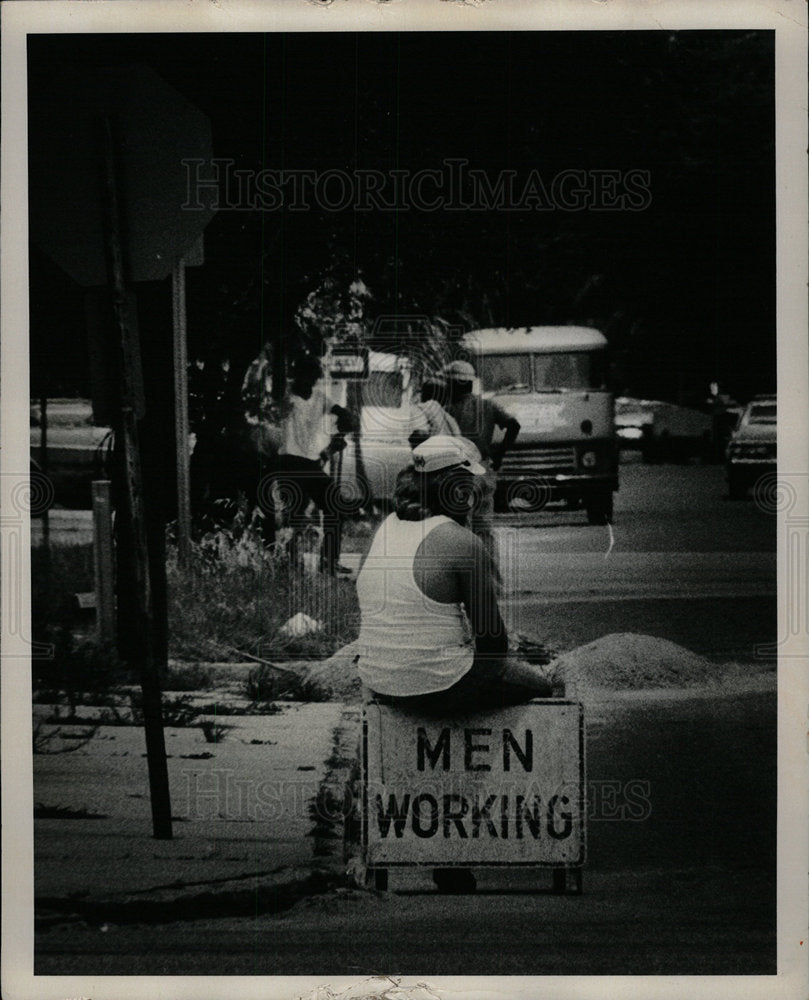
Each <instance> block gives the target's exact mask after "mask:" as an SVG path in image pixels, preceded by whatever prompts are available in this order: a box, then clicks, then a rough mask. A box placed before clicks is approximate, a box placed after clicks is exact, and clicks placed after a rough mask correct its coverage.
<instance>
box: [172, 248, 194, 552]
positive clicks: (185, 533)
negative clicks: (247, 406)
mask: <svg viewBox="0 0 809 1000" xmlns="http://www.w3.org/2000/svg"><path fill="white" fill-rule="evenodd" d="M171 291H172V296H171V302H172V318H173V327H174V437H175V445H176V448H177V547H178V553H179V558H180V565H181V566H186V565H187V564H188V558H189V556H190V554H191V499H190V497H191V485H190V476H189V460H188V347H187V338H186V310H185V261H184V260H183V259H182V258H180V260H178V261H177V263H176V264H175V265H174V268H173V270H172V272H171Z"/></svg>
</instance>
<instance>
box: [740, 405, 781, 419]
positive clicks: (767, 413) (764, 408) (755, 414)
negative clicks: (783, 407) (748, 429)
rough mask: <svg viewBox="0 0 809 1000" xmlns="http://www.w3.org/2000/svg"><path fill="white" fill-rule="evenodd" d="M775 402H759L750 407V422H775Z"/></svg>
mask: <svg viewBox="0 0 809 1000" xmlns="http://www.w3.org/2000/svg"><path fill="white" fill-rule="evenodd" d="M775 415H776V406H775V403H757V404H756V405H755V406H751V407H750V416H749V417H748V418H747V422H748V423H749V424H774V423H775V419H776V416H775Z"/></svg>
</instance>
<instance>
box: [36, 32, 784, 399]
mask: <svg viewBox="0 0 809 1000" xmlns="http://www.w3.org/2000/svg"><path fill="white" fill-rule="evenodd" d="M31 55H32V59H31V67H32V70H31V71H32V73H33V74H37V73H47V72H48V67H49V65H51V64H52V62H53V60H54V59H57V60H58V59H72V58H82V59H92V60H95V61H97V62H99V63H104V62H116V61H119V62H126V61H141V62H148V63H150V64H151V65H152V66H153V67H154V68H155V69H156V70H157V71H158V72H159V73H161V75H163V76H164V77H165V78H166V80H167V81H168V82H170V83H171V84H172V85H173V86H175V87H176V88H177V89H178V90H180V91H181V92H183V93H184V94H185V95H186V96H187V97H188V98H189V99H190V100H192V101H194V102H195V103H196V104H198V106H200V107H201V108H203V110H205V111H206V112H207V113H208V114H209V115H210V117H211V121H212V125H213V134H214V144H215V153H216V155H217V156H220V157H227V158H231V159H233V160H234V161H235V165H236V167H237V168H238V169H243V170H246V171H253V172H258V171H261V170H266V169H273V170H284V169H286V170H290V169H309V170H313V171H315V172H323V171H326V170H331V169H335V168H339V169H341V170H344V171H347V172H348V173H349V174H351V173H352V172H355V171H358V170H359V171H361V170H369V169H374V170H378V171H382V172H383V173H385V172H387V173H389V172H390V171H395V170H408V171H411V172H413V171H417V170H420V169H434V168H440V167H441V164H442V163H443V162H444V161H445V160H447V159H453V158H455V159H463V160H466V161H467V162H468V164H469V166H470V167H471V168H474V169H478V170H481V171H483V172H485V173H486V176H487V177H488V178H490V180H491V182H492V184H495V183H496V181H497V178H498V177H499V176H500V172H501V171H504V170H511V171H513V172H514V173H515V175H516V176H517V178H518V179H519V180H524V179H525V178H526V177H527V176H528V175H529V174H530V172H531V171H536V172H537V173H538V174H539V175H540V177H541V178H542V179H543V180H544V181H546V182H547V183H550V182H551V181H552V179H553V178H554V177H555V176H556V175H557V174H558V173H559V172H560V171H564V170H569V169H576V170H581V171H593V170H605V169H608V170H614V171H617V172H620V173H621V174H622V175H623V174H625V173H626V172H627V171H644V172H646V173H647V174H648V178H649V181H648V191H649V199H648V204H647V205H645V206H644V207H643V209H642V210H640V211H628V210H624V211H616V210H613V211H595V210H590V209H584V210H580V211H565V210H559V209H554V210H550V211H537V210H532V209H523V210H515V211H504V210H502V209H497V208H494V209H489V210H486V209H483V210H467V211H446V210H442V209H439V210H437V211H424V210H419V209H417V208H414V207H410V208H409V209H408V210H398V211H379V210H375V211H369V212H357V211H353V210H352V209H351V208H347V209H345V210H343V211H330V210H326V209H324V208H322V207H318V206H317V205H316V204H310V206H309V207H308V210H306V211H294V210H291V209H290V208H288V207H287V208H279V209H275V210H271V211H261V210H258V209H256V210H253V211H249V210H246V211H227V210H226V211H221V212H220V213H219V214H218V215H217V216H216V217H215V218H214V220H213V222H212V223H211V224H210V226H209V227H208V230H207V232H206V237H205V243H206V262H205V264H204V266H203V267H201V268H199V269H196V270H192V271H189V292H188V303H189V336H190V339H191V344H190V348H191V353H192V355H194V354H196V355H199V356H200V357H203V358H206V359H208V360H209V361H210V362H211V363H213V364H218V363H219V361H220V360H221V358H223V357H228V358H229V360H230V363H231V365H232V366H233V367H234V368H236V369H239V370H241V371H243V370H244V369H245V368H246V367H247V365H248V364H249V362H250V361H251V360H252V359H253V358H254V357H255V356H256V354H257V353H258V352H259V350H260V349H261V348H262V347H264V346H265V345H269V348H270V350H271V351H272V350H276V351H278V353H280V352H281V350H286V351H289V350H291V349H294V348H295V346H296V338H297V337H298V327H297V326H296V324H295V314H296V311H297V309H298V308H299V306H300V304H301V302H302V301H303V300H304V298H305V296H306V295H307V293H308V292H310V291H311V290H312V289H313V288H315V287H317V286H318V284H319V283H320V282H321V281H322V280H323V278H324V276H327V275H329V276H331V277H332V278H333V279H334V280H335V281H336V282H337V283H339V284H340V285H341V286H347V285H348V283H349V282H350V281H351V280H352V279H353V278H354V277H356V275H357V274H358V273H359V272H361V274H362V276H363V279H364V280H365V281H366V283H367V285H368V286H369V288H370V289H371V290H372V292H373V300H372V302H371V303H370V305H369V309H370V310H371V312H372V314H373V315H376V316H394V315H398V316H402V315H405V316H406V315H412V316H427V317H433V318H439V319H441V320H443V321H444V322H445V323H446V324H448V325H450V326H458V327H462V328H464V329H469V328H473V327H477V326H488V325H527V324H542V323H571V322H575V323H591V324H594V325H597V326H599V327H600V328H602V329H603V330H604V331H605V332H606V333H607V336H608V337H609V339H610V341H611V343H612V346H613V354H614V360H615V366H616V374H617V378H618V388H619V389H622V390H625V391H628V392H631V393H634V394H637V395H645V396H659V397H662V398H669V399H678V398H679V399H681V400H683V401H686V402H688V401H690V400H691V398H692V397H693V398H698V397H699V396H700V395H704V392H705V389H706V387H707V383H708V382H709V381H711V380H713V379H715V378H718V379H720V380H721V381H723V382H724V383H726V384H727V385H728V387H729V388H730V390H731V391H732V392H733V393H734V394H736V395H737V396H739V397H745V396H747V395H751V394H753V393H754V392H756V391H763V390H766V389H771V388H773V387H774V378H775V308H774V302H775V268H774V104H773V37H772V33H769V32H737V31H727V32H665V31H658V32H625V33H620V32H608V33H605V32H591V33H587V32H579V33H547V34H544V33H502V34H488V33H487V34H485V35H484V34H480V35H478V34H477V33H475V34H474V35H468V34H451V35H447V34H443V35H437V34H436V35H424V34H420V33H407V34H401V35H400V34H384V35H375V34H372V35H368V34H362V35H331V34H330V35H328V36H312V35H306V36H302V35H286V36H279V35H267V36H260V35H256V36H244V35H232V36H222V35H218V36H172V37H171V38H170V39H167V38H166V37H164V36H124V37H112V36H95V37H93V38H89V37H83V38H80V39H75V38H74V39H68V40H65V39H41V40H38V44H37V45H34V46H32V49H31ZM54 272H55V269H54V268H52V267H50V266H49V265H48V264H47V262H46V261H44V260H42V259H41V258H40V257H39V256H38V255H37V254H36V253H34V254H33V255H32V379H33V380H34V382H43V381H47V382H48V384H49V385H50V386H51V387H52V388H49V389H48V391H49V392H51V394H57V392H65V393H68V392H73V391H74V389H76V390H78V389H79V388H80V383H82V381H83V380H84V381H85V382H86V357H85V356H84V354H83V347H82V339H81V338H82V323H83V318H82V307H81V295H80V294H79V293H78V291H77V290H76V289H74V288H72V287H71V286H70V283H69V282H67V280H66V279H64V278H63V277H61V276H60V275H58V274H55V273H54ZM146 322H149V318H148V316H147V317H146ZM63 344H64V345H67V344H69V345H70V350H69V351H67V352H66V353H67V355H68V362H67V364H64V363H61V364H60V365H58V366H54V365H53V364H49V363H48V359H49V357H50V358H53V357H54V356H56V355H61V356H62V357H63V356H64V354H65V352H61V351H59V346H60V345H63Z"/></svg>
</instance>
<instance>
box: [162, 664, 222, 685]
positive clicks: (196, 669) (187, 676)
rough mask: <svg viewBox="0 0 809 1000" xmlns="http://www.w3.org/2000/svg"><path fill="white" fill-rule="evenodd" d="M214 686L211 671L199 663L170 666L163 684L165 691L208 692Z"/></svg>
mask: <svg viewBox="0 0 809 1000" xmlns="http://www.w3.org/2000/svg"><path fill="white" fill-rule="evenodd" d="M213 686H214V675H213V670H211V668H210V667H203V666H202V665H201V664H199V663H189V664H185V665H181V666H170V667H169V668H168V671H167V672H166V680H165V683H164V684H163V689H164V690H165V691H210V690H211V688H212V687H213Z"/></svg>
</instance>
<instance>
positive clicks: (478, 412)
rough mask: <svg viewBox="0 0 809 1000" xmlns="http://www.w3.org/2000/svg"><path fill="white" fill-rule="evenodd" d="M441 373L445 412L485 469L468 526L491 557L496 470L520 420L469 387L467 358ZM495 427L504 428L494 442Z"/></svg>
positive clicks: (472, 372) (471, 377) (471, 376)
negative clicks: (444, 383)
mask: <svg viewBox="0 0 809 1000" xmlns="http://www.w3.org/2000/svg"><path fill="white" fill-rule="evenodd" d="M444 375H445V376H446V378H447V380H448V384H449V399H448V405H447V412H448V413H449V415H450V416H451V417H452V418H453V419H454V420H455V421H456V423H457V424H458V427H459V429H460V432H461V435H462V436H463V437H465V438H467V439H468V440H469V441H471V442H472V443H473V444H474V445H475V446H476V447H477V449H478V451H479V452H480V456H481V462H482V464H483V467H484V468H485V469H486V475H485V477H484V484H483V490H482V496H481V499H480V502H479V504H478V505H477V507H476V508H475V510H474V511H473V513H472V517H471V520H470V525H469V526H470V527H471V529H472V531H473V532H474V533H475V534H476V535H477V536H478V537H479V538H480V539H481V541H482V542H483V544H484V545H485V546H486V548H487V550H488V551H489V553H490V554H491V555H492V556H493V557H494V554H495V549H494V539H493V537H492V514H493V513H494V488H495V485H496V482H497V475H496V473H497V470H498V469H499V468H500V466H501V464H502V462H503V457H504V456H505V454H506V452H507V451H508V450H509V448H510V447H511V446H512V445H513V444H514V442H515V441H516V440H517V435H518V434H519V433H520V423H519V421H518V420H517V418H516V417H513V416H512V415H511V414H510V413H508V412H507V411H506V410H504V409H503V408H502V407H501V406H499V405H498V404H497V403H495V402H494V401H493V400H491V399H486V398H485V397H484V396H481V395H480V394H479V393H476V392H473V391H472V387H473V383H474V379H475V369H474V368H473V367H472V365H471V364H470V363H469V362H468V361H461V360H458V361H451V362H450V363H449V364H448V365H445V366H444ZM495 427H500V428H502V429H503V430H504V431H505V435H504V437H503V440H502V441H501V442H499V443H497V444H493V443H492V439H493V437H494V429H495Z"/></svg>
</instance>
